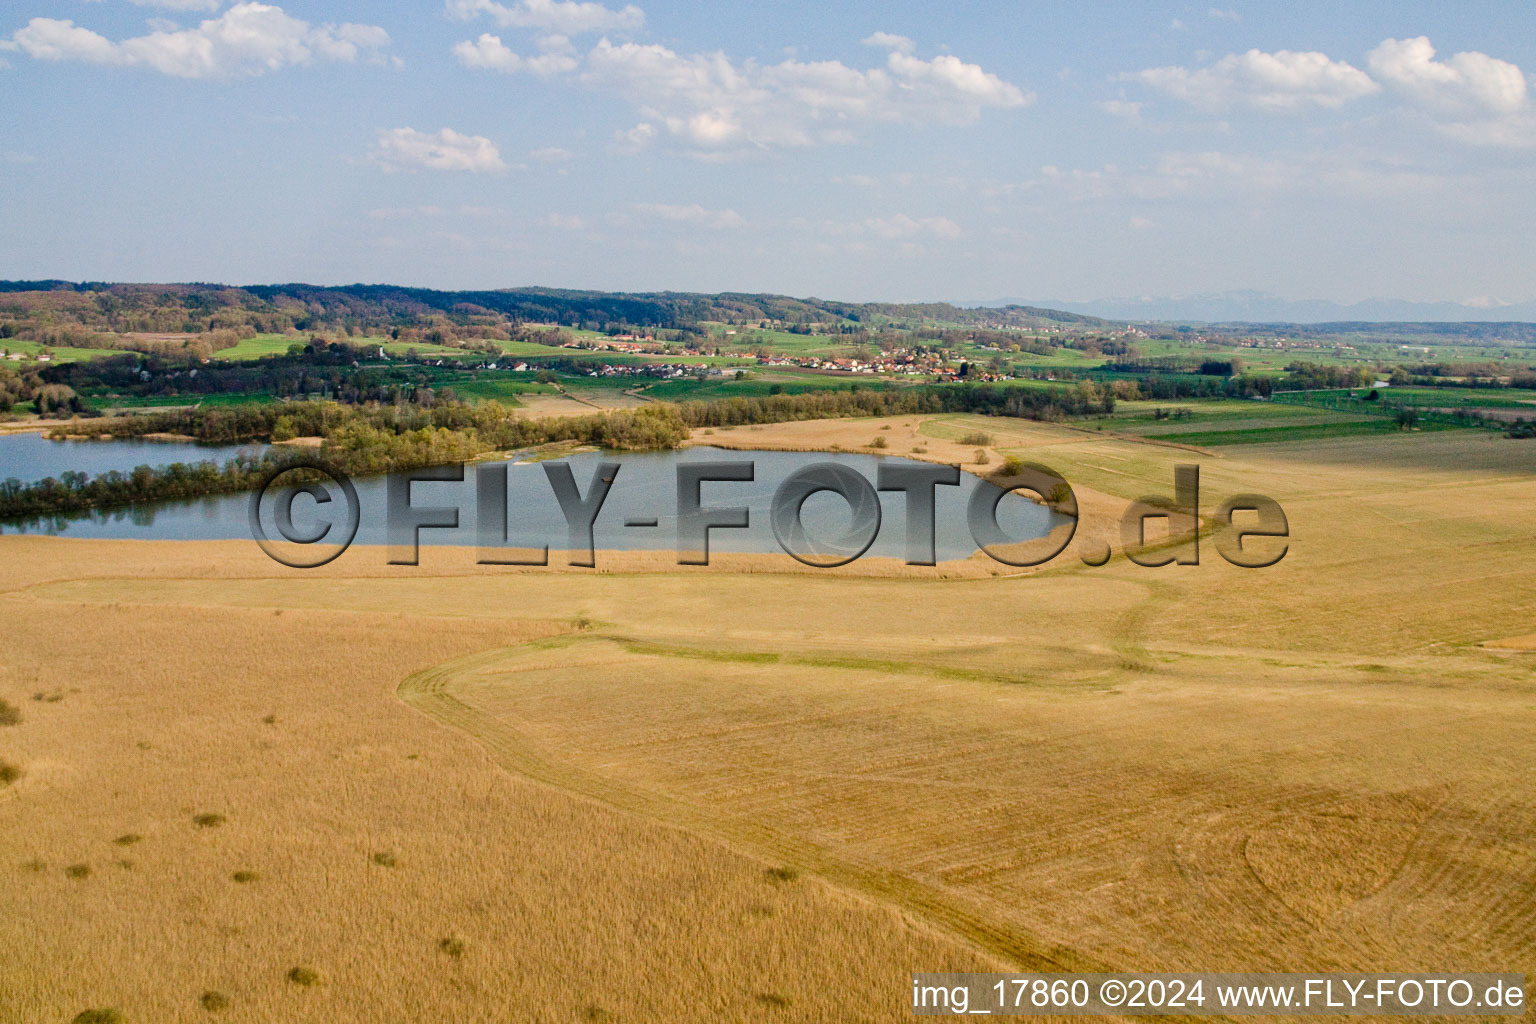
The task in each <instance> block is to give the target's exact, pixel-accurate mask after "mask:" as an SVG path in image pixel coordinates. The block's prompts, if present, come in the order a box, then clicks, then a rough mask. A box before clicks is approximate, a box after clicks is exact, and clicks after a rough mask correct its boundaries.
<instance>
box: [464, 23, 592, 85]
mask: <svg viewBox="0 0 1536 1024" xmlns="http://www.w3.org/2000/svg"><path fill="white" fill-rule="evenodd" d="M453 55H454V56H455V57H457V58H458V61H459V63H460V64H462V65H464V66H465V67H467V68H475V69H476V70H480V71H500V72H501V73H502V74H505V75H510V74H513V73H515V72H518V71H527V72H529V73H531V74H535V75H559V74H564V73H565V72H568V71H575V70H576V68H577V67H579V66H580V61H578V60H577V59H576V58H575V57H572V56H571V55H570V54H568V53H564V52H560V51H555V52H551V53H541V54H538V55H536V56H532V57H524V56H522V55H521V54H519V53H515V52H513V50H512V49H511V48H510V47H508V46H507V45H506V44H505V43H503V42H502V41H501V37H500V36H493V35H491V34H490V33H489V32H486V33H483V34H482V35H481V36H480V38H479V39H476V40H475V41H474V42H472V43H471V42H469V41H468V40H465V41H464V42H462V43H459V44H457V45H456V46H454V48H453Z"/></svg>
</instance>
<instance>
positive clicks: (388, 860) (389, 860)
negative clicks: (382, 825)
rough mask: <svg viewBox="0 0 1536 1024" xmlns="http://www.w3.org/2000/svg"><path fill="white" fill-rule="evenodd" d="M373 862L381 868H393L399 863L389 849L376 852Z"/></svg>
mask: <svg viewBox="0 0 1536 1024" xmlns="http://www.w3.org/2000/svg"><path fill="white" fill-rule="evenodd" d="M373 862H374V863H375V864H377V865H378V866H379V867H381V868H392V867H394V866H395V865H396V864H397V863H398V861H396V860H395V855H394V854H392V853H390V852H389V851H387V850H385V851H381V852H379V853H376V854H374V855H373Z"/></svg>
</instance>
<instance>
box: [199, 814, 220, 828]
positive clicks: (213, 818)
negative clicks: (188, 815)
mask: <svg viewBox="0 0 1536 1024" xmlns="http://www.w3.org/2000/svg"><path fill="white" fill-rule="evenodd" d="M224 821H225V818H224V815H222V814H199V815H198V816H197V817H195V818H193V819H192V824H194V825H196V826H197V827H198V828H218V827H219V826H220V825H222V824H224Z"/></svg>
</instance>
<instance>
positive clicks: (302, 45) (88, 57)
mask: <svg viewBox="0 0 1536 1024" xmlns="http://www.w3.org/2000/svg"><path fill="white" fill-rule="evenodd" d="M11 44H12V48H14V49H19V50H22V51H24V52H25V53H27V54H28V55H29V56H31V57H33V58H35V59H37V60H53V61H66V60H68V61H84V62H86V63H91V64H102V65H109V66H118V67H145V68H151V69H153V70H155V71H159V72H161V73H162V74H166V75H174V76H176V77H179V78H221V77H231V76H237V75H259V74H263V73H265V72H268V71H276V70H279V69H281V68H285V67H290V66H292V65H297V64H309V63H312V62H314V61H317V60H331V61H354V60H356V59H357V58H358V56H360V55H362V54H364V53H369V54H372V53H376V52H377V51H379V50H381V49H383V48H384V47H386V46H388V45H389V34H388V33H387V32H385V31H384V30H383V29H382V28H378V27H376V26H372V25H354V24H345V25H311V24H309V22H307V21H301V20H300V19H298V18H293V17H290V16H289V15H287V14H286V13H284V12H283V10H282V8H280V7H274V6H270V5H268V4H262V3H254V2H245V3H238V4H236V5H235V6H233V7H231V8H230V9H229V10H227V11H225V12H224V14H223V15H221V16H220V17H218V18H211V19H208V20H206V21H204V22H203V23H202V24H201V25H199V26H198V27H197V28H193V29H181V30H168V29H162V30H160V31H156V32H152V33H150V34H149V35H144V36H136V37H134V38H131V39H125V40H123V41H122V42H113V41H112V40H110V39H107V38H106V37H105V36H102V35H99V34H97V33H96V32H93V31H91V30H90V29H87V28H81V27H79V26H77V25H75V24H74V22H72V21H67V20H64V21H61V20H58V19H55V18H33V19H32V20H31V21H29V22H28V23H27V25H26V27H25V28H20V29H17V30H16V31H15V32H14V33H13V34H12V36H11Z"/></svg>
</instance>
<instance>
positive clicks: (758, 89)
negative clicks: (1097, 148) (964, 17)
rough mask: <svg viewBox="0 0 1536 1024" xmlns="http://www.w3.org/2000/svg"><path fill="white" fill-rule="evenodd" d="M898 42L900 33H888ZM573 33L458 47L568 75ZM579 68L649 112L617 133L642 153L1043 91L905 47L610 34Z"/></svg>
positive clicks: (933, 118)
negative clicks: (864, 56) (814, 55)
mask: <svg viewBox="0 0 1536 1024" xmlns="http://www.w3.org/2000/svg"><path fill="white" fill-rule="evenodd" d="M878 35H880V34H878V33H877V36H878ZM871 38H875V37H871ZM892 40H898V41H899V37H889V36H886V37H884V42H885V43H887V44H890V43H891V42H892ZM565 43H566V41H565V40H564V39H560V38H552V39H547V40H545V44H544V45H545V46H546V48H548V49H549V50H550V51H551V52H548V53H545V54H543V55H541V56H539V57H525V56H521V55H519V54H517V53H514V52H513V51H512V50H510V49H509V48H508V47H507V46H506V45H505V44H503V43H502V41H501V39H500V38H498V37H496V36H493V35H489V34H485V35H481V36H480V38H479V39H478V40H476V41H474V42H469V41H465V42H461V43H459V44H458V45H457V46H455V47H454V49H453V52H454V55H455V56H456V57H457V58H458V59H459V62H460V63H461V64H463V65H465V66H466V67H471V68H478V69H483V70H493V71H502V72H506V73H513V72H518V71H530V72H533V73H535V74H556V73H561V72H565V71H568V70H572V69H573V68H575V67H577V66H578V61H577V59H576V58H575V57H573V56H570V55H569V53H568V52H567V51H566V50H565V49H564V46H565ZM579 66H580V68H581V71H580V76H579V77H580V81H581V82H582V83H583V84H585V85H587V86H588V87H591V88H594V89H601V90H604V91H607V92H611V93H614V94H615V95H618V96H620V97H622V98H623V99H625V100H626V101H628V102H629V103H631V104H632V105H634V107H635V108H636V109H637V111H638V113H639V114H640V116H641V118H642V120H641V121H640V123H639V124H637V125H636V126H635V127H634V128H632V129H629V130H628V131H621V132H618V133H616V134H615V136H614V144H615V147H616V148H618V149H619V150H621V151H635V150H638V149H641V148H643V147H645V146H647V145H649V144H650V143H651V142H653V141H655V140H656V139H658V138H661V137H663V135H665V136H666V137H669V138H672V139H674V140H676V141H678V142H679V143H681V144H682V145H683V146H684V147H686V148H688V149H690V150H692V152H693V153H694V155H697V156H701V157H705V158H711V159H713V158H729V157H731V156H733V155H736V154H740V153H745V152H750V151H753V150H761V149H767V148H774V147H789V146H809V145H816V144H822V143H837V142H848V141H851V140H852V139H853V138H854V137H855V135H856V133H857V132H858V131H859V130H860V129H862V128H865V127H868V126H869V125H871V124H877V123H889V122H903V123H908V124H967V123H970V122H972V121H974V120H976V118H977V117H979V116H980V115H981V112H982V111H983V110H984V109H988V108H998V109H1002V108H1010V107H1022V106H1026V105H1028V104H1030V103H1032V102H1034V95H1033V94H1032V93H1027V92H1025V91H1024V90H1022V89H1020V88H1019V87H1018V86H1016V85H1013V84H1011V83H1009V82H1006V81H1004V80H1003V79H1001V78H999V77H997V76H996V75H993V74H990V73H988V72H986V71H984V70H982V69H981V68H980V67H978V66H977V65H975V64H967V63H965V62H963V61H961V60H960V59H959V58H958V57H953V56H950V55H947V54H946V55H942V56H938V57H935V58H933V59H932V60H922V59H920V58H918V57H914V56H912V55H911V54H910V53H907V52H904V50H903V49H902V48H899V47H898V48H895V49H892V50H891V51H890V52H889V53H888V54H887V55H886V61H885V66H884V67H875V68H871V69H868V70H860V69H857V68H851V67H848V66H847V65H845V64H843V63H841V62H839V61H819V62H814V63H807V62H802V61H798V60H794V59H790V60H786V61H783V62H781V63H778V64H769V65H762V64H758V63H757V62H755V61H751V60H748V61H744V62H742V63H740V64H738V63H735V62H733V61H731V60H730V58H728V57H726V56H725V54H723V53H719V52H715V53H697V54H691V55H684V54H679V53H676V52H675V51H673V50H670V49H668V48H667V47H665V46H660V45H655V44H649V45H642V44H639V43H619V44H615V43H613V42H611V41H610V40H609V39H607V38H606V37H605V38H603V39H601V40H599V41H598V43H597V45H596V46H595V47H593V48H592V50H591V51H590V52H588V53H587V55H586V57H585V59H584V61H581V62H579Z"/></svg>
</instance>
